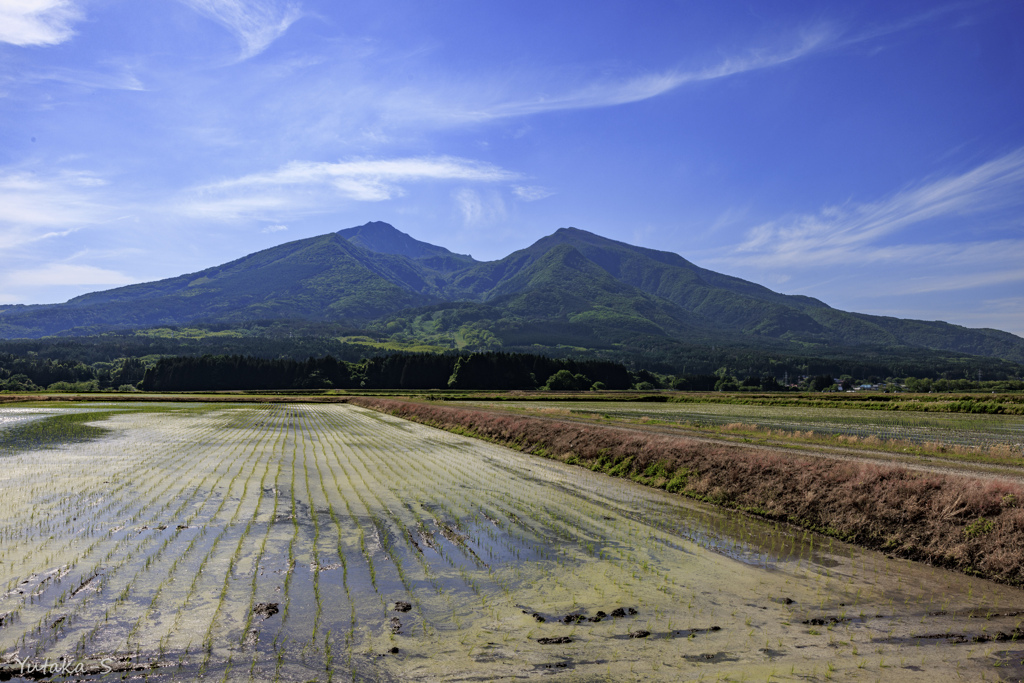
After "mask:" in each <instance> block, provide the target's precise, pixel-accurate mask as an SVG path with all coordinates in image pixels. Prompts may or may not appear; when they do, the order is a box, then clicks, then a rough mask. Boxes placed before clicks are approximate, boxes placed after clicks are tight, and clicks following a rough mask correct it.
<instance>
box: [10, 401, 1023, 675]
mask: <svg viewBox="0 0 1024 683" xmlns="http://www.w3.org/2000/svg"><path fill="white" fill-rule="evenodd" d="M645 408H649V406H645ZM606 409H607V406H606V407H605V408H602V410H606ZM87 418H89V419H87ZM0 463H2V468H0V490H2V493H3V496H2V498H0V596H2V597H0V658H2V659H3V660H4V662H5V663H4V664H3V665H2V666H3V669H2V670H3V671H4V672H6V673H7V674H10V675H15V676H17V675H18V671H19V666H20V665H19V663H20V662H37V663H41V662H44V661H47V659H48V660H49V661H56V660H57V658H59V657H62V656H63V657H66V658H67V661H71V662H75V663H79V664H81V665H82V666H83V667H85V670H86V673H88V672H94V673H98V672H101V671H104V670H105V669H104V667H107V668H112V669H114V670H115V671H121V672H129V671H135V672H136V673H135V674H134V675H139V676H144V677H145V678H146V679H148V680H154V681H163V680H167V681H170V680H182V679H190V678H194V677H197V676H199V675H203V677H204V678H206V679H208V680H225V681H234V680H238V681H248V680H260V681H262V680H281V681H308V680H323V681H326V680H349V679H351V678H355V679H358V680H438V679H445V680H449V679H451V680H464V679H487V680H490V679H502V678H522V677H533V676H542V675H545V674H551V673H559V672H563V673H564V674H565V675H566V676H567V677H569V678H585V679H587V680H593V679H601V678H607V679H608V680H620V679H623V678H641V677H642V678H646V679H649V680H686V679H701V678H703V679H704V680H714V679H715V678H719V677H725V676H729V677H730V678H732V679H735V680H739V679H741V678H746V679H748V680H765V679H770V680H806V679H807V678H808V677H811V678H812V679H813V678H819V679H826V678H831V677H833V676H837V677H842V676H852V675H863V676H864V677H866V678H867V679H870V680H874V679H878V678H881V679H895V678H899V679H900V680H929V681H930V680H935V679H936V678H939V679H944V678H952V677H954V676H956V675H958V674H959V675H960V676H964V677H966V678H968V679H980V678H981V676H982V675H985V676H987V677H988V678H998V677H1008V678H1012V679H1014V680H1016V679H1018V678H1020V677H1021V675H1022V674H1024V665H1022V664H1021V658H1022V654H1021V650H1022V648H1021V647H1020V646H1019V645H1018V643H1017V642H1016V640H1017V637H1019V636H1021V635H1022V631H1021V629H1022V624H1024V593H1022V591H1020V590H1019V589H1016V588H1012V587H1008V586H1001V585H997V584H995V583H991V582H987V581H983V580H981V579H977V578H972V577H969V576H963V575H960V574H955V573H951V572H947V571H943V570H939V569H935V568H931V567H927V566H924V565H919V564H915V563H911V562H908V561H906V560H901V559H898V558H892V557H887V556H886V555H883V554H881V553H876V552H871V551H868V550H863V549H859V548H856V547H854V546H850V545H847V544H843V543H841V542H839V541H837V540H834V539H830V538H826V537H824V536H819V535H817V534H814V533H810V532H806V531H803V530H796V529H794V528H792V527H789V526H787V525H779V524H772V523H766V522H763V521H760V520H756V519H752V518H750V517H747V516H744V515H739V514H737V513H733V512H730V511H725V510H721V509H716V508H712V507H710V506H706V505H703V504H700V503H697V502H693V501H689V500H686V499H683V498H680V497H679V496H676V495H673V494H671V493H667V492H665V491H661V490H657V489H653V488H649V487H645V486H641V485H639V484H636V483H633V482H630V481H625V480H621V479H614V478H610V477H608V476H606V475H604V474H601V473H598V472H591V471H589V470H587V469H584V468H580V467H574V466H572V465H566V464H563V463H561V462H558V461H556V460H553V459H545V458H539V457H536V456H531V455H529V454H525V453H520V452H516V451H514V450H511V449H507V448H504V447H501V446H497V445H493V444H489V443H485V442H482V441H479V440H475V439H470V438H468V437H466V436H460V435H457V434H452V433H449V432H443V431H439V430H436V429H432V428H429V427H426V426H423V425H419V424H414V423H411V422H407V421H405V420H402V419H399V418H397V417H393V416H390V415H384V414H381V413H377V412H372V411H369V410H366V409H364V408H360V407H356V406H352V405H326V404H324V405H314V404H273V405H259V404H257V405H220V404H193V403H174V404H170V403H168V404H160V403H152V404H136V403H130V402H122V403H117V404H109V405H105V404H99V403H97V404H90V405H87V406H85V405H80V404H79V405H76V404H71V405H69V406H68V407H67V408H63V407H62V408H58V409H54V408H52V406H46V407H41V406H39V405H32V404H21V405H18V406H16V407H5V408H2V409H0Z"/></svg>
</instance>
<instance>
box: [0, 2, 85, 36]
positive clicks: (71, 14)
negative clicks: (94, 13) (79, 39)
mask: <svg viewBox="0 0 1024 683" xmlns="http://www.w3.org/2000/svg"><path fill="white" fill-rule="evenodd" d="M81 18H82V12H81V10H80V9H79V8H78V7H77V6H76V5H75V3H74V2H72V1H71V0H0V42H3V43H10V44H11V45H19V46H22V47H26V46H29V45H59V44H60V43H63V42H64V41H66V40H68V39H69V38H70V37H71V36H73V35H74V33H75V32H74V31H73V30H72V28H71V24H72V23H74V22H75V21H78V20H79V19H81Z"/></svg>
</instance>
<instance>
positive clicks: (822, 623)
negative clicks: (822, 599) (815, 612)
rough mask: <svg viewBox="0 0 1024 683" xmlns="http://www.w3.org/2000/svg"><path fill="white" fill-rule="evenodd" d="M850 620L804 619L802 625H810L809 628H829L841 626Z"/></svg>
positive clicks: (835, 618) (834, 618)
mask: <svg viewBox="0 0 1024 683" xmlns="http://www.w3.org/2000/svg"><path fill="white" fill-rule="evenodd" d="M849 620H850V618H849V617H814V618H813V619H804V620H803V621H802V622H801V623H804V624H808V625H809V626H829V625H834V624H841V623H843V622H844V621H849Z"/></svg>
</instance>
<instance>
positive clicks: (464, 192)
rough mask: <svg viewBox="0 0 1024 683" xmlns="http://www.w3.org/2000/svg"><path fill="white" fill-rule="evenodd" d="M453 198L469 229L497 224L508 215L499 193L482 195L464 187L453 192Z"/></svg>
mask: <svg viewBox="0 0 1024 683" xmlns="http://www.w3.org/2000/svg"><path fill="white" fill-rule="evenodd" d="M452 198H453V199H454V200H455V205H456V206H457V207H458V209H459V213H461V214H462V222H463V224H464V225H466V226H468V227H475V226H480V225H487V224H492V223H497V222H500V221H503V220H504V219H505V218H506V217H507V215H508V211H507V209H506V208H505V201H504V200H503V199H502V197H501V195H500V194H498V193H497V192H487V193H481V192H479V191H477V190H474V189H471V188H466V187H464V188H460V189H458V190H456V191H455V192H453V193H452Z"/></svg>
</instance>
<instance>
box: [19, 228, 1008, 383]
mask: <svg viewBox="0 0 1024 683" xmlns="http://www.w3.org/2000/svg"><path fill="white" fill-rule="evenodd" d="M253 320H296V321H298V320H305V321H320V322H337V323H342V324H344V325H347V326H349V327H351V328H360V329H365V330H369V331H373V332H375V333H376V334H377V335H378V336H383V337H388V338H394V339H400V340H404V341H410V340H418V341H422V342H427V343H430V344H434V345H435V346H442V347H459V348H467V347H468V348H481V349H498V348H511V347H517V348H521V347H524V346H529V347H535V346H537V345H541V346H547V347H556V346H563V347H564V346H570V347H574V348H577V349H624V348H629V349H633V350H634V351H635V352H636V353H642V352H643V350H644V349H653V348H664V347H665V346H666V345H669V346H671V345H679V344H689V345H726V346H732V347H748V348H757V349H777V350H780V351H785V352H790V353H797V352H799V353H804V354H811V353H814V352H816V351H819V350H822V349H832V350H836V349H861V350H864V351H870V350H882V349H884V350H887V352H889V351H900V350H903V352H919V351H934V352H942V353H947V354H970V355H976V356H987V357H991V358H1000V359H1004V360H1008V361H1012V362H1016V363H1022V362H1024V339H1021V338H1020V337H1017V336H1014V335H1012V334H1009V333H1006V332H1000V331H998V330H989V329H968V328H965V327H960V326H958V325H950V324H948V323H944V322H925V321H917V320H901V319H897V318H887V317H881V316H871V315H865V314H860V313H848V312H844V311H840V310H837V309H834V308H831V307H830V306H828V305H827V304H825V303H824V302H822V301H819V300H817V299H814V298H811V297H806V296H791V295H786V294H780V293H778V292H774V291H772V290H770V289H767V288H766V287H762V286H760V285H757V284H755V283H752V282H748V281H746V280H743V279H740V278H737V277H731V276H728V275H723V274H720V273H716V272H714V271H710V270H707V269H704V268H700V267H698V266H696V265H694V264H692V263H690V262H689V261H687V260H686V259H684V258H683V257H682V256H679V255H678V254H673V253H670V252H664V251H657V250H654V249H645V248H641V247H635V246H632V245H629V244H626V243H623V242H617V241H615V240H610V239H607V238H604V237H600V236H598V235H594V234H592V233H589V232H586V231H584V230H578V229H575V228H562V229H559V230H557V231H556V232H554V233H553V234H551V235H548V236H547V237H544V238H542V239H540V240H538V241H537V242H535V243H534V244H532V245H530V246H529V247H527V248H525V249H521V250H519V251H516V252H514V253H512V254H509V255H508V256H506V257H505V258H503V259H499V260H496V261H489V262H481V261H476V260H475V259H473V258H472V257H470V256H467V255H464V254H457V253H454V252H451V251H449V250H448V249H445V248H444V247H439V246H435V245H432V244H428V243H426V242H421V241H419V240H416V239H414V238H412V237H410V236H409V235H407V234H405V233H403V232H401V231H399V230H397V229H396V228H394V227H393V226H391V225H389V224H387V223H383V222H372V223H367V224H366V225H362V226H358V227H354V228H348V229H346V230H341V231H339V232H336V233H330V234H327V235H320V236H318V237H311V238H308V239H303V240H297V241H294V242H288V243H286V244H282V245H279V246H276V247H272V248H270V249H265V250H263V251H259V252H256V253H254V254H250V255H248V256H245V257H243V258H240V259H237V260H235V261H232V262H230V263H226V264H224V265H221V266H216V267H214V268H207V269H206V270H202V271H199V272H197V273H190V274H188V275H182V276H179V277H175V278H169V279H166V280H159V281H156V282H149V283H144V284H138V285H129V286H127V287H119V288H117V289H111V290H106V291H101V292H94V293H91V294H86V295H83V296H79V297H76V298H74V299H71V300H70V301H68V302H66V303H63V304H53V305H39V306H6V307H0V338H15V337H29V338H33V337H40V336H48V335H82V334H92V333H98V332H103V331H111V330H119V329H122V330H123V329H135V328H145V327H154V326H168V325H183V324H189V323H197V322H199V323H216V324H220V325H229V326H230V325H235V324H242V323H245V322H248V321H253Z"/></svg>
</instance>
